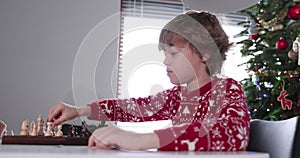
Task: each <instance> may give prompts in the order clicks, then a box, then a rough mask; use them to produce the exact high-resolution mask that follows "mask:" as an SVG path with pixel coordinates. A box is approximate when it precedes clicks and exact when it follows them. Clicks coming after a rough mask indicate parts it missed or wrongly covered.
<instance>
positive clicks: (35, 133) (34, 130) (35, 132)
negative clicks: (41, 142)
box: [31, 123, 38, 136]
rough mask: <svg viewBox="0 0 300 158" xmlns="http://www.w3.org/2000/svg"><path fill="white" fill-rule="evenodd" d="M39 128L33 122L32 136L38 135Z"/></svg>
mask: <svg viewBox="0 0 300 158" xmlns="http://www.w3.org/2000/svg"><path fill="white" fill-rule="evenodd" d="M37 135H38V134H37V130H36V124H35V123H34V124H33V129H32V132H31V136H37Z"/></svg>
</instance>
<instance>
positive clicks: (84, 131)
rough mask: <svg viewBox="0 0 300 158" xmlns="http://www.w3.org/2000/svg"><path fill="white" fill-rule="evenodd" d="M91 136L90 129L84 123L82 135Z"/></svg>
mask: <svg viewBox="0 0 300 158" xmlns="http://www.w3.org/2000/svg"><path fill="white" fill-rule="evenodd" d="M89 136H90V132H89V131H88V129H87V127H86V126H84V125H83V126H82V130H81V135H80V137H89Z"/></svg>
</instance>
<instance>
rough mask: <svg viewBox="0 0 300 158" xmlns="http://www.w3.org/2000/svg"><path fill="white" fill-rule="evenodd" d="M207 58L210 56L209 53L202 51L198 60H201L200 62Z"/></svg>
mask: <svg viewBox="0 0 300 158" xmlns="http://www.w3.org/2000/svg"><path fill="white" fill-rule="evenodd" d="M209 58H210V55H209V54H207V53H203V54H202V57H200V60H201V61H202V62H206V61H207V60H208V59H209Z"/></svg>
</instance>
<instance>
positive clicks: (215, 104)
mask: <svg viewBox="0 0 300 158" xmlns="http://www.w3.org/2000/svg"><path fill="white" fill-rule="evenodd" d="M227 81H228V83H225V84H226V85H227V86H220V87H218V88H217V89H213V90H212V94H211V95H212V96H211V97H210V98H213V97H214V96H215V99H214V101H212V100H210V101H209V102H210V104H209V106H208V110H207V113H206V114H205V116H204V118H203V119H202V120H200V121H194V122H192V123H185V124H181V125H178V126H173V127H171V128H167V129H162V130H156V131H155V133H156V134H157V136H158V137H159V140H160V148H159V150H180V151H182V150H193V151H244V150H246V147H247V145H248V139H249V121H250V115H249V113H248V110H247V105H246V102H245V97H244V93H243V90H242V88H241V86H240V85H239V84H238V83H237V82H234V81H233V80H227ZM221 85H222V84H221ZM224 88H225V89H224Z"/></svg>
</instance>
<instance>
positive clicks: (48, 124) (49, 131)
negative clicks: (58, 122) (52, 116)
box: [45, 122, 53, 136]
mask: <svg viewBox="0 0 300 158" xmlns="http://www.w3.org/2000/svg"><path fill="white" fill-rule="evenodd" d="M52 127H53V123H52V122H47V131H46V132H45V136H53V132H52Z"/></svg>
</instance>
